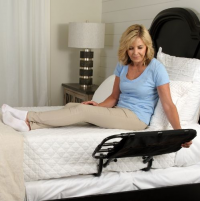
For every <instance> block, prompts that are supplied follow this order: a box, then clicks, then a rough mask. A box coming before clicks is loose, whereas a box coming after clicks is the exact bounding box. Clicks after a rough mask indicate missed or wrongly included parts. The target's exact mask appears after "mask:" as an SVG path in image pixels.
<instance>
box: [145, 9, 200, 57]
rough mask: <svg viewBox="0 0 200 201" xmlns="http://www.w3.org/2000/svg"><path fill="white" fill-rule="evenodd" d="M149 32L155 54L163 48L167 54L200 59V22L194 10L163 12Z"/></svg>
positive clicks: (155, 19)
mask: <svg viewBox="0 0 200 201" xmlns="http://www.w3.org/2000/svg"><path fill="white" fill-rule="evenodd" d="M149 32H150V34H151V37H152V40H153V42H154V48H155V52H157V51H158V48H159V47H162V50H163V52H164V53H166V54H170V55H173V56H178V57H186V58H198V59H200V21H199V19H198V17H197V16H196V14H195V13H194V12H193V11H192V10H190V9H185V8H169V9H166V10H163V11H161V12H160V13H159V14H158V15H157V16H156V17H155V18H154V20H153V22H152V24H151V27H150V29H149Z"/></svg>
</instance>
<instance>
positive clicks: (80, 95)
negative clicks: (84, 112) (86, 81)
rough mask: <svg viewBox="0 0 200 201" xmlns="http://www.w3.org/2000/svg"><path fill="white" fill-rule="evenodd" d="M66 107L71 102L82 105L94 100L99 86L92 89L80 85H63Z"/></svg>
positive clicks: (93, 86)
mask: <svg viewBox="0 0 200 201" xmlns="http://www.w3.org/2000/svg"><path fill="white" fill-rule="evenodd" d="M62 87H63V95H64V100H63V103H64V105H65V104H67V103H69V102H75V103H81V102H83V101H88V100H91V99H92V96H93V95H94V92H95V91H96V89H97V88H98V85H95V84H93V85H92V86H91V87H88V88H83V87H81V86H80V85H79V84H78V83H63V84H62Z"/></svg>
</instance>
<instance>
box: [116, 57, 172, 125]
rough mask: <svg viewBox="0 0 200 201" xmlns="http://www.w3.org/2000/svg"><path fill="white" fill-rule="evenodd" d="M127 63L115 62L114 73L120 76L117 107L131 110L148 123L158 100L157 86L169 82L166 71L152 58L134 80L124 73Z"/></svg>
mask: <svg viewBox="0 0 200 201" xmlns="http://www.w3.org/2000/svg"><path fill="white" fill-rule="evenodd" d="M127 73H128V65H125V66H123V65H121V64H120V63H118V64H117V66H116V68H115V71H114V74H115V75H116V76H117V77H119V78H120V86H119V87H120V91H121V93H120V96H119V100H118V103H117V106H118V107H121V108H127V109H130V110H131V111H133V112H134V113H135V114H136V115H137V117H138V118H139V119H140V120H141V121H143V122H144V123H145V124H147V125H149V122H150V119H151V116H152V114H153V113H154V109H155V106H156V104H157V101H158V92H157V87H158V86H161V85H164V84H167V83H169V76H168V73H167V71H166V69H165V67H164V65H163V64H162V63H160V62H159V61H158V60H157V59H155V58H153V59H152V60H151V62H150V63H149V65H148V66H147V67H146V69H145V70H144V71H143V73H142V74H141V75H140V76H139V77H137V78H136V79H134V80H129V79H128V78H127V77H126V75H127Z"/></svg>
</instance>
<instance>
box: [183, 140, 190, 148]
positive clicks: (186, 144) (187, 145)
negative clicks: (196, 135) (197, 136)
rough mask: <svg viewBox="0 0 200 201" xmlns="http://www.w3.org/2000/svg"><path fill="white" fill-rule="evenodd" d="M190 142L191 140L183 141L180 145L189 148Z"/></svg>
mask: <svg viewBox="0 0 200 201" xmlns="http://www.w3.org/2000/svg"><path fill="white" fill-rule="evenodd" d="M191 144H192V141H190V142H185V143H184V144H182V145H181V146H182V147H184V148H189V147H190V146H191Z"/></svg>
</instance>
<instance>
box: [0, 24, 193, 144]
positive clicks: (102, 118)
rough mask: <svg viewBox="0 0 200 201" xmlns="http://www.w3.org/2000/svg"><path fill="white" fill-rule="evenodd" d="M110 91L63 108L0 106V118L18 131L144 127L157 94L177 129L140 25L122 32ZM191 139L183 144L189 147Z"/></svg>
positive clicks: (163, 75)
mask: <svg viewBox="0 0 200 201" xmlns="http://www.w3.org/2000/svg"><path fill="white" fill-rule="evenodd" d="M118 57H119V62H120V63H118V64H117V67H116V69H115V75H116V77H115V81H114V86H113V91H112V94H111V95H110V96H109V97H108V98H107V99H106V100H105V101H103V102H102V103H99V104H98V103H96V102H94V101H86V102H83V103H82V104H77V103H69V104H67V105H66V106H65V107H64V108H63V109H60V110H56V111H48V112H27V111H20V110H16V109H14V108H11V107H10V106H8V105H5V104H4V105H3V106H2V111H3V122H4V123H5V124H7V125H9V126H11V127H13V128H14V129H16V130H18V131H28V130H33V129H39V128H47V127H58V126H67V125H71V124H75V123H78V122H88V123H92V124H95V125H97V126H100V127H105V128H118V129H127V130H143V129H145V128H146V127H147V126H148V124H149V122H150V119H151V116H152V114H153V112H154V108H155V106H156V104H157V101H158V97H159V98H160V100H161V103H162V106H163V108H164V111H165V113H166V116H167V118H168V120H169V122H170V123H171V125H172V127H173V128H174V129H181V126H180V121H179V116H178V112H177V109H176V107H175V105H174V104H173V102H172V98H171V94H170V89H169V77H168V74H167V72H166V70H165V67H164V66H163V65H162V64H161V63H160V62H159V61H157V60H156V59H155V58H153V57H154V50H153V45H152V40H151V37H150V35H149V33H148V31H147V30H146V29H145V28H144V27H143V26H141V25H133V26H130V27H129V28H128V29H127V30H126V31H125V32H124V33H123V35H122V37H121V40H120V47H119V51H118ZM191 143H192V142H187V143H185V144H183V145H182V146H183V147H189V146H190V145H191Z"/></svg>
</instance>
